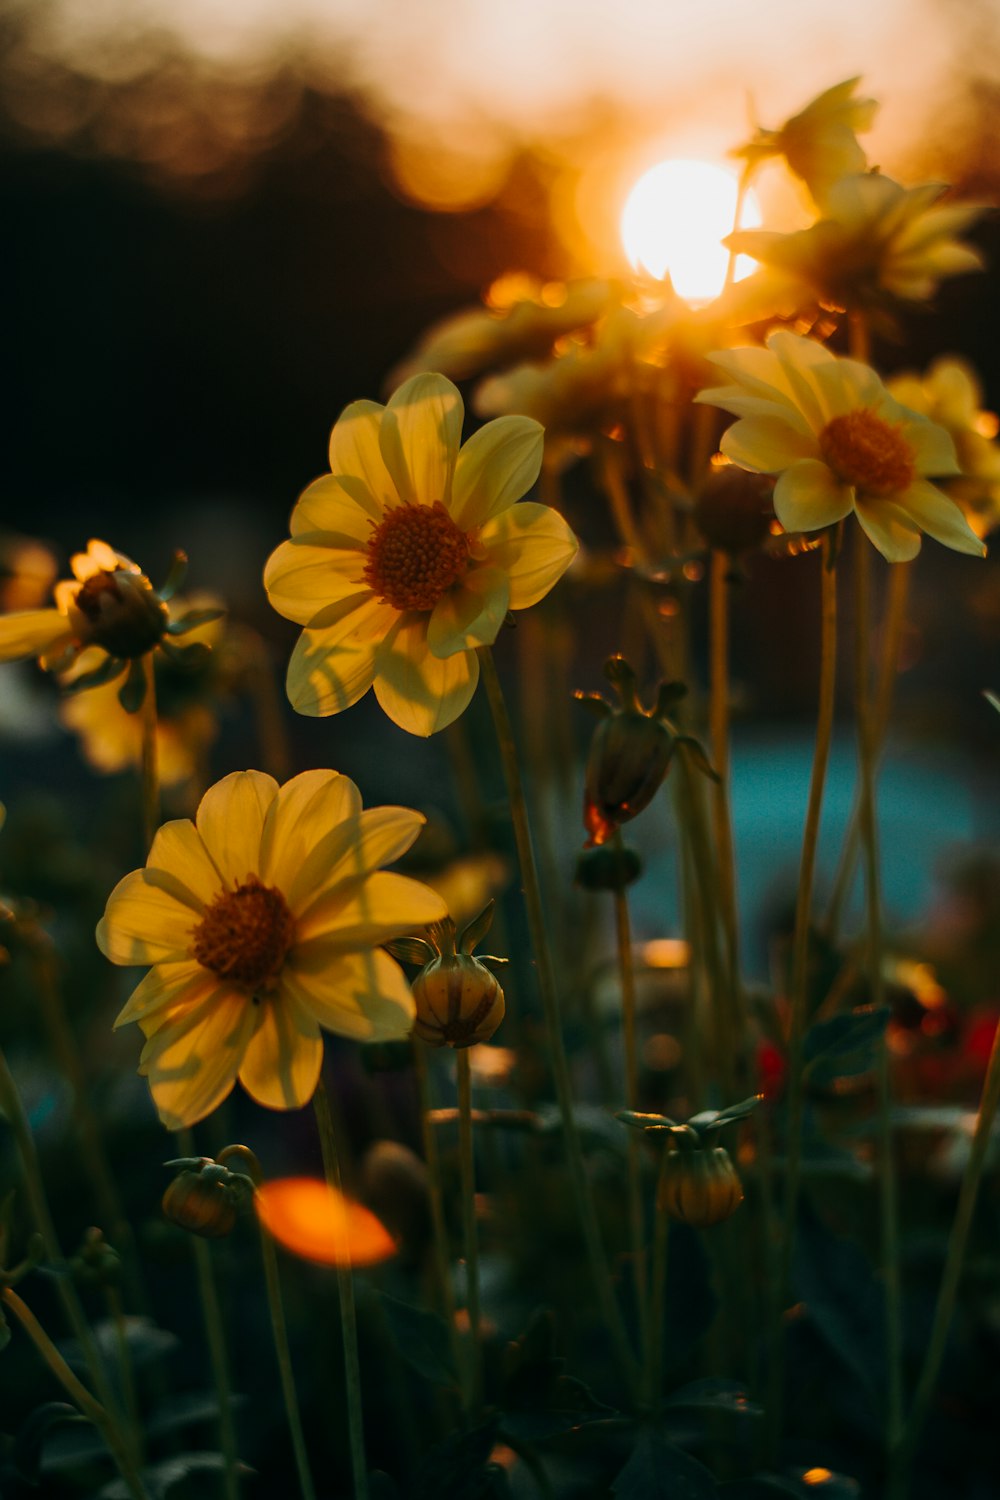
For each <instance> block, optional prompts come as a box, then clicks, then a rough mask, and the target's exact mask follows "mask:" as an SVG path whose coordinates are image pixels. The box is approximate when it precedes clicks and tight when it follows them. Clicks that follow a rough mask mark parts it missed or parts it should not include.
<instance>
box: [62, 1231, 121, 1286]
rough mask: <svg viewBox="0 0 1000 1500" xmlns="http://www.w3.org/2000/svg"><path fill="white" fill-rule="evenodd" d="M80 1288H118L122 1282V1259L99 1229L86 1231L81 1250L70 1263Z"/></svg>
mask: <svg viewBox="0 0 1000 1500" xmlns="http://www.w3.org/2000/svg"><path fill="white" fill-rule="evenodd" d="M70 1267H71V1269H72V1271H73V1279H74V1281H75V1282H76V1283H77V1285H78V1286H96V1287H107V1286H117V1285H118V1282H119V1281H120V1280H121V1271H122V1264H121V1257H120V1256H119V1254H118V1251H117V1250H114V1249H112V1247H111V1246H110V1245H109V1244H108V1242H107V1240H106V1239H105V1238H104V1235H103V1234H102V1233H101V1231H100V1230H99V1229H87V1230H85V1231H84V1236H83V1241H82V1243H81V1245H80V1248H79V1250H78V1251H77V1252H76V1254H75V1255H74V1256H73V1259H72V1260H71V1261H70Z"/></svg>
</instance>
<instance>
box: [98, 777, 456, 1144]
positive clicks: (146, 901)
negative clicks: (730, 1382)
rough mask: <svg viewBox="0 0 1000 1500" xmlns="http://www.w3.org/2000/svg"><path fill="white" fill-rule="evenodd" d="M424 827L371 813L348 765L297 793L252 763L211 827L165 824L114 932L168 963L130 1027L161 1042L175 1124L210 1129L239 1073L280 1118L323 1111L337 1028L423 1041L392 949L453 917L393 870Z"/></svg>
mask: <svg viewBox="0 0 1000 1500" xmlns="http://www.w3.org/2000/svg"><path fill="white" fill-rule="evenodd" d="M423 821H424V820H423V818H422V817H421V816H420V814H419V813H416V812H410V811H408V810H407V809H406V808H401V807H382V808H372V809H369V810H368V811H367V812H362V810H361V797H360V795H359V793H358V789H357V787H356V786H355V785H354V783H353V782H351V781H349V780H348V779H347V777H346V776H341V775H339V774H338V773H337V772H336V771H306V772H304V773H303V774H302V775H301V776H296V777H295V778H294V779H293V780H292V781H288V782H286V783H285V785H284V786H282V787H280V788H279V786H278V783H277V782H276V781H275V780H274V779H273V777H271V776H265V775H264V774H263V773H262V772H260V771H237V772H234V773H233V774H232V775H231V776H227V777H225V778H224V780H222V781H219V782H217V783H216V784H215V786H213V787H210V788H209V790H208V791H207V792H206V793H205V795H204V797H203V798H202V800H201V803H200V805H199V807H198V812H197V816H196V818H195V821H194V822H192V821H191V820H190V818H181V819H178V820H177V821H176V822H172V823H165V824H164V825H163V827H162V828H161V829H160V831H159V833H158V834H157V835H156V838H155V839H154V840H153V846H152V848H151V849H150V851H149V858H148V859H147V861H146V867H145V869H143V870H135V871H133V873H132V874H131V875H126V876H125V878H124V879H123V880H121V881H119V883H118V885H117V886H116V887H115V889H114V890H113V891H112V893H111V896H110V897H109V899H108V905H107V910H106V912H105V914H104V917H103V919H102V920H101V922H100V923H99V925H98V928H97V941H98V945H99V946H100V949H101V951H102V952H103V953H104V954H105V955H106V956H107V957H108V958H110V959H111V961H112V962H113V963H116V964H128V965H133V964H134V965H138V964H152V965H153V967H152V968H151V969H150V971H149V973H148V974H147V975H146V977H145V979H143V981H142V983H141V984H140V985H139V987H138V989H136V990H135V991H134V993H133V995H132V997H131V999H130V1000H129V1002H128V1004H127V1005H126V1006H125V1009H124V1010H123V1011H122V1013H121V1015H120V1016H119V1017H118V1019H117V1021H116V1022H115V1025H116V1026H122V1025H124V1024H125V1023H126V1022H128V1021H138V1023H139V1025H140V1026H141V1028H142V1030H143V1032H144V1033H145V1035H146V1037H147V1041H146V1045H145V1047H144V1048H143V1050H142V1057H141V1059H140V1065H139V1069H140V1072H142V1073H144V1074H145V1075H146V1076H147V1078H148V1079H149V1085H150V1088H151V1090H152V1094H153V1099H154V1101H155V1103H156V1107H157V1109H158V1110H159V1113H160V1118H161V1119H162V1121H163V1123H164V1124H165V1125H166V1126H167V1127H168V1128H169V1129H171V1130H178V1129H181V1128H182V1127H184V1126H187V1125H193V1124H195V1123H196V1122H197V1121H198V1120H201V1119H204V1117H205V1116H206V1115H207V1114H210V1113H211V1111H212V1110H213V1109H215V1107H216V1106H217V1105H218V1104H220V1103H221V1101H222V1100H223V1099H224V1098H225V1097H226V1096H227V1095H228V1094H229V1092H230V1090H231V1089H232V1088H233V1085H234V1084H235V1082H236V1079H237V1076H238V1077H239V1080H240V1082H241V1083H242V1084H243V1087H244V1088H245V1089H246V1090H247V1092H248V1093H249V1094H250V1095H251V1096H252V1097H253V1098H254V1099H256V1100H257V1102H258V1103H259V1104H263V1105H266V1106H267V1107H268V1108H269V1109H296V1108H298V1107H300V1106H301V1105H303V1104H306V1103H308V1101H309V1099H310V1098H311V1097H312V1094H313V1091H314V1090H315V1087H316V1083H317V1080H318V1078H319V1071H320V1066H321V1063H322V1060H323V1041H322V1037H321V1034H320V1027H321V1026H322V1027H325V1028H326V1029H327V1030H329V1031H334V1032H336V1033H338V1034H339V1035H340V1036H347V1037H352V1038H355V1039H356V1040H359V1041H378V1040H384V1039H387V1038H395V1037H403V1036H405V1035H406V1034H407V1033H408V1032H409V1030H410V1026H411V1024H412V1020H413V1013H414V1006H413V996H412V994H411V993H410V989H409V986H408V985H407V983H406V981H405V979H404V978H403V974H402V971H401V970H400V968H399V966H398V965H397V964H396V963H395V962H394V961H393V960H392V959H391V958H389V957H388V955H387V954H385V953H383V952H381V951H380V949H379V945H380V944H381V943H384V942H386V941H388V940H389V939H390V938H394V937H398V936H399V935H400V934H402V933H405V932H408V931H410V930H412V929H413V928H414V927H420V926H423V925H424V924H426V923H428V922H433V921H437V920H438V919H440V918H441V917H443V916H444V915H446V908H445V906H444V903H443V902H442V901H441V898H440V897H439V896H437V895H435V893H434V892H433V891H430V890H428V889H427V887H426V886H423V885H421V884H419V882H418V881H415V880H409V879H407V877H406V876H403V875H395V874H391V873H389V872H386V871H384V870H380V869H379V866H380V865H383V864H387V863H389V862H391V861H392V860H395V859H397V858H398V857H399V855H400V854H402V853H403V852H404V851H405V850H406V849H408V848H409V846H410V844H411V843H412V842H413V840H414V839H415V838H416V836H417V834H418V832H419V831H420V827H421V825H422V823H423Z"/></svg>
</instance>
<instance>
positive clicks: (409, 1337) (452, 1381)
mask: <svg viewBox="0 0 1000 1500" xmlns="http://www.w3.org/2000/svg"><path fill="white" fill-rule="evenodd" d="M379 1302H380V1303H381V1305H382V1308H383V1310H384V1312H385V1315H386V1317H387V1318H388V1321H389V1327H390V1329H391V1331H392V1336H393V1339H394V1340H395V1343H396V1347H397V1349H398V1350H399V1352H400V1354H401V1355H402V1356H403V1358H404V1359H405V1360H406V1362H407V1364H408V1365H410V1366H411V1368H412V1369H414V1370H416V1372H417V1374H418V1375H422V1376H423V1378H424V1379H425V1380H429V1381H430V1382H431V1384H432V1385H441V1386H446V1387H448V1388H449V1389H454V1388H455V1387H456V1386H457V1385H458V1372H457V1371H456V1369H455V1366H454V1364H453V1363H452V1358H451V1342H450V1340H449V1338H448V1326H447V1324H446V1323H445V1321H444V1319H443V1318H439V1317H438V1316H437V1314H436V1313H431V1312H426V1311H425V1310H424V1309H423V1308H420V1307H411V1306H410V1305H409V1303H407V1302H399V1301H397V1299H396V1298H395V1297H390V1296H388V1295H387V1294H386V1293H385V1292H380V1293H379Z"/></svg>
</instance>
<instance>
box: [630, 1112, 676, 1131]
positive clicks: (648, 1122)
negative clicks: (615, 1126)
mask: <svg viewBox="0 0 1000 1500" xmlns="http://www.w3.org/2000/svg"><path fill="white" fill-rule="evenodd" d="M615 1119H616V1120H621V1122H622V1124H623V1125H629V1126H631V1128H632V1129H633V1130H673V1128H674V1125H675V1124H676V1123H677V1122H676V1121H675V1120H671V1119H670V1117H669V1116H668V1115H648V1114H643V1113H642V1112H641V1111H640V1110H637V1109H620V1110H618V1112H617V1113H616V1115H615Z"/></svg>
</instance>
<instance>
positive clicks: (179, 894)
mask: <svg viewBox="0 0 1000 1500" xmlns="http://www.w3.org/2000/svg"><path fill="white" fill-rule="evenodd" d="M146 876H147V879H148V880H149V882H150V884H152V885H158V886H160V888H161V889H162V890H165V891H169V893H170V894H171V895H172V896H176V898H177V900H178V901H182V902H183V903H184V905H185V906H190V907H192V908H193V909H194V910H195V911H197V912H200V911H202V910H203V909H204V908H205V906H207V905H208V903H209V902H211V901H214V900H215V898H216V896H217V895H218V894H219V892H220V891H221V890H222V889H223V886H224V881H223V878H222V876H221V875H220V873H219V870H218V868H217V867H216V866H215V864H213V862H212V859H211V857H210V855H209V853H208V850H207V849H206V848H205V845H204V843H203V841H202V837H201V834H200V833H199V832H198V830H197V828H195V826H194V824H193V823H192V822H191V819H190V818H175V819H174V820H173V821H172V822H170V823H164V824H163V826H162V828H160V830H159V832H158V833H157V835H156V837H155V838H154V840H153V847H152V848H151V849H150V851H149V857H148V858H147V860H146Z"/></svg>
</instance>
